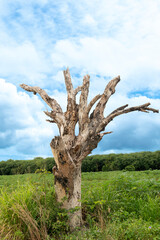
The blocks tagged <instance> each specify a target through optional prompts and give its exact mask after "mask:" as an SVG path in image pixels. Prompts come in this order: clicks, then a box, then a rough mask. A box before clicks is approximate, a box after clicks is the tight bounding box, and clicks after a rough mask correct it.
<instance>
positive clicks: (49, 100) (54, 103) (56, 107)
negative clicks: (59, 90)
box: [20, 84, 62, 113]
mask: <svg viewBox="0 0 160 240" xmlns="http://www.w3.org/2000/svg"><path fill="white" fill-rule="evenodd" d="M20 87H21V88H23V89H24V90H26V91H28V92H33V93H34V94H37V93H38V94H39V95H40V96H41V98H42V99H43V100H44V101H45V102H46V103H47V104H48V105H49V106H50V107H51V108H52V109H53V110H54V111H56V112H57V113H62V109H61V106H60V105H59V104H58V103H57V101H56V100H55V99H54V98H51V97H49V96H48V94H47V93H46V92H45V91H44V90H43V89H41V88H40V87H31V86H28V85H26V84H20Z"/></svg>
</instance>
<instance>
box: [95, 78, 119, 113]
mask: <svg viewBox="0 0 160 240" xmlns="http://www.w3.org/2000/svg"><path fill="white" fill-rule="evenodd" d="M119 81H120V76H118V77H116V78H114V79H112V80H111V81H110V82H109V83H108V84H107V86H106V88H105V90H104V93H103V95H102V97H101V99H100V101H99V103H98V104H97V106H96V108H95V110H94V116H96V114H97V113H99V114H100V116H101V117H102V116H103V112H104V109H105V106H106V103H107V102H108V99H109V98H110V96H111V95H113V94H114V93H115V87H116V85H117V84H118V82H119Z"/></svg>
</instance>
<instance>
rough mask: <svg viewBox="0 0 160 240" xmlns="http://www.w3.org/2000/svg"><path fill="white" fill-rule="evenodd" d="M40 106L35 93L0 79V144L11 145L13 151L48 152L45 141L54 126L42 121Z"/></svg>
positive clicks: (43, 108) (1, 146) (54, 130)
mask: <svg viewBox="0 0 160 240" xmlns="http://www.w3.org/2000/svg"><path fill="white" fill-rule="evenodd" d="M43 110H45V106H44V104H43V103H42V102H41V101H40V100H39V98H38V97H37V96H34V95H33V96H31V97H30V96H29V95H28V94H26V93H25V92H21V91H20V92H17V88H16V87H15V85H13V84H11V83H7V82H5V80H3V79H0V111H1V120H0V121H1V123H0V148H4V149H5V148H13V147H14V151H13V152H14V153H15V152H17V154H18V153H19V154H22V153H23V154H31V153H32V155H35V154H39V153H42V149H43V151H44V152H43V155H45V154H46V155H48V153H49V143H50V141H51V139H52V138H53V137H54V135H55V134H56V135H57V133H58V130H57V128H56V126H53V125H52V124H49V123H47V122H46V121H45V119H46V117H45V115H44V113H43ZM45 148H46V149H45ZM4 151H6V150H4ZM10 154H11V152H10ZM1 160H2V159H1Z"/></svg>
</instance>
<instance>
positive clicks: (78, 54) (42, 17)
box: [0, 0, 160, 160]
mask: <svg viewBox="0 0 160 240" xmlns="http://www.w3.org/2000/svg"><path fill="white" fill-rule="evenodd" d="M159 24H160V1H159V0H154V1H153V0H141V1H139V0H130V1H127V0H126V1H124V0H119V1H118V0H112V1H109V0H101V1H100V2H99V1H98V0H92V1H90V0H86V1H81V0H77V1H71V0H59V1H51V0H28V1H21V0H14V1H11V0H1V1H0V112H1V114H0V116H1V118H0V121H1V122H0V160H6V159H9V158H12V159H31V158H34V157H36V156H42V157H47V156H51V155H52V153H51V150H50V146H49V143H50V141H51V139H52V138H53V137H54V136H55V135H57V134H58V130H57V128H56V126H54V125H52V124H49V123H48V122H46V121H45V119H46V117H45V116H44V113H43V110H46V105H45V104H44V103H43V102H42V101H41V99H40V98H39V97H38V96H35V95H32V94H28V93H26V92H24V91H23V90H22V89H21V88H20V87H19V84H20V83H26V84H28V85H32V86H39V87H41V88H44V89H45V90H46V91H47V92H48V93H49V94H50V95H51V96H53V97H54V98H55V99H56V100H58V101H59V103H60V104H61V105H62V108H63V109H64V110H65V107H66V92H65V86H64V79H63V74H62V70H63V69H65V68H66V67H67V66H68V67H69V68H70V71H71V75H72V77H73V82H74V86H75V87H76V86H78V85H79V84H81V81H82V78H83V75H85V74H86V73H87V74H90V76H91V84H90V85H91V87H90V96H89V97H90V98H92V97H94V96H95V95H96V94H98V93H102V92H103V90H104V88H105V86H106V84H107V83H108V81H109V80H110V79H112V78H113V77H115V76H117V75H120V76H121V82H120V83H119V85H118V86H117V91H116V93H115V95H114V96H112V98H111V99H110V101H109V102H108V105H107V107H106V111H105V114H107V113H109V112H110V111H112V110H114V109H115V108H117V107H119V106H121V105H124V104H126V103H128V104H130V106H133V105H139V104H143V103H146V102H151V104H152V107H154V108H157V109H160V64H159V63H160V44H159V42H160V31H159ZM106 130H107V131H113V133H112V134H111V135H108V136H105V137H104V138H103V140H102V141H101V143H100V144H99V145H98V148H97V149H95V150H94V151H93V154H97V153H102V154H104V153H105V154H107V153H111V152H114V153H116V152H123V153H124V152H135V151H154V150H159V149H160V115H159V114H153V113H150V114H145V113H130V114H128V115H123V116H120V117H118V118H117V119H115V121H113V122H112V123H111V124H110V125H108V126H107V129H106Z"/></svg>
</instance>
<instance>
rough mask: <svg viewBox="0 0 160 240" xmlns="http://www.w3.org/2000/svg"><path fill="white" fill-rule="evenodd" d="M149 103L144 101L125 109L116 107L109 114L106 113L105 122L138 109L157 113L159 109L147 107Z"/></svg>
mask: <svg viewBox="0 0 160 240" xmlns="http://www.w3.org/2000/svg"><path fill="white" fill-rule="evenodd" d="M149 105H150V103H145V104H143V105H140V106H136V107H130V108H126V109H123V108H122V109H120V108H119V109H117V110H115V111H113V112H112V113H111V114H110V115H108V117H106V119H105V122H106V123H109V122H110V121H112V119H113V118H115V117H117V116H119V115H122V114H125V113H129V112H134V111H140V112H149V111H152V112H154V113H158V112H159V110H157V109H154V108H148V106H149ZM123 107H124V106H123Z"/></svg>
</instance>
